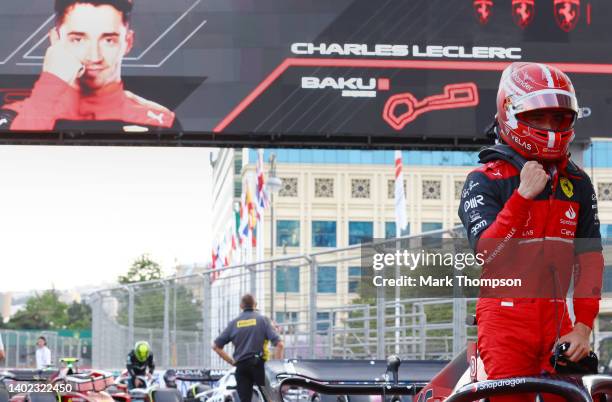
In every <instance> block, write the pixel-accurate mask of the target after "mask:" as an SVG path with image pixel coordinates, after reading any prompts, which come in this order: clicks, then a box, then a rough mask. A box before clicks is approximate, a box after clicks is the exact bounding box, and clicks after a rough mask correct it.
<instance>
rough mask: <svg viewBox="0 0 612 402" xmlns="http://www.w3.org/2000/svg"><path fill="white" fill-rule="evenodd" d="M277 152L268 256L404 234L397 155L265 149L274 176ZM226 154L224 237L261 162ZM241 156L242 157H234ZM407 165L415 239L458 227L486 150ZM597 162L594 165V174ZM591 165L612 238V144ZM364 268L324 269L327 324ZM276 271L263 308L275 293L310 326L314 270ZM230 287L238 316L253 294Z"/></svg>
mask: <svg viewBox="0 0 612 402" xmlns="http://www.w3.org/2000/svg"><path fill="white" fill-rule="evenodd" d="M271 152H274V153H275V154H276V156H277V169H276V170H277V176H278V177H280V178H281V179H282V181H283V185H282V188H281V190H280V192H279V193H278V194H277V195H276V196H275V197H274V202H273V207H274V222H273V224H274V232H275V233H274V239H273V240H271V239H270V227H271V214H270V210H267V211H266V214H265V222H264V233H263V237H262V239H263V241H264V245H265V250H264V251H265V257H266V258H267V257H269V256H271V255H274V256H277V257H278V256H282V255H284V254H287V255H298V254H305V253H312V252H317V251H323V250H331V249H334V248H343V247H347V246H350V245H352V244H356V243H359V242H361V241H364V240H367V239H371V238H385V237H395V224H394V219H395V218H394V217H395V214H394V195H393V183H394V181H393V180H394V168H393V160H394V158H393V152H392V151H360V150H320V149H318V150H315V149H312V150H311V149H277V150H266V152H265V161H266V167H265V170H266V174H267V173H268V170H269V164H268V163H267V162H268V160H269V155H270V153H271ZM218 155H219V156H218V158H217V160H218V161H220V162H219V163H215V165H214V169H213V170H214V185H213V188H214V194H213V196H214V199H213V214H214V215H213V216H214V219H213V221H214V223H213V232H214V233H221V232H222V231H223V230H224V225H227V222H228V220H229V219H231V216H232V214H233V210H232V208H233V207H232V205H233V203H232V202H231V200H233V201H238V200H239V197H240V193H241V191H242V188H240V189H239V188H238V186H242V183H243V181H244V180H245V177H248V176H249V175H252V177H255V162H256V157H257V153H256V151H255V150H243V151H241V152H236V151H234V150H231V149H223V150H221V151H220V153H219V154H218ZM236 155H238V158H239V159H238V158H234V159H233V160H232V156H236ZM403 161H404V179H405V182H406V185H405V189H406V203H407V216H408V221H409V229H408V231H409V233H410V234H417V233H420V232H424V231H430V230H436V229H450V228H452V227H454V226H456V225H458V224H459V223H460V221H459V218H458V215H457V209H458V206H459V193H460V191H461V188H462V187H463V181H464V179H465V177H466V175H467V173H468V172H469V171H471V170H472V169H473V168H474V167H475V166H476V165H477V154H476V153H475V152H470V153H468V152H442V151H404V152H403ZM591 161H594V163H593V166H592V169H591V166H590V163H591ZM584 162H585V165H586V167H585V169H586V170H587V172H588V173H589V174H592V176H593V182H594V185H595V188H596V191H597V193H598V198H599V200H600V205H599V217H600V220H601V222H602V226H601V230H602V235H603V236H604V237H607V236H611V237H612V143H609V142H597V143H595V144H594V147H593V149H592V150H587V152H586V153H585V155H584ZM240 165H242V171H241V172H240V174H239V173H238V167H239V166H240ZM218 230H220V231H221V232H218ZM272 241H273V245H271V242H272ZM606 261H608V260H606ZM611 261H612V260H611ZM285 265H290V264H285ZM358 265H359V263H358V262H357V264H355V263H354V261H352V262H351V261H348V262H341V263H337V264H331V265H327V266H326V265H322V266H319V269H318V271H319V272H318V278H317V284H316V286H317V289H318V293H317V311H319V310H320V313H318V315H320V317H321V318H323V319H324V318H326V317H325V314H326V312H325V309H329V308H332V307H340V306H347V305H349V304H350V302H351V300H352V299H354V298H355V297H357V294H356V293H355V292H354V288H355V286H356V282H358V281H359V269H358V268H357V266H358ZM275 272H276V275H277V277H276V278H275V281H274V283H275V287H276V289H275V293H272V292H270V286H269V283H270V282H269V277H268V276H267V274H266V275H265V276H264V278H263V284H264V288H263V291H262V292H261V295H258V299H259V304H260V307H262V310H264V312H266V313H267V312H269V309H270V302H271V300H270V296H271V295H273V296H274V298H273V300H274V307H275V308H274V310H275V314H274V318H275V319H276V321H278V322H282V321H284V320H285V314H286V315H287V318H289V319H290V320H291V321H294V320H297V321H300V320H305V319H306V317H305V316H304V312H305V310H306V306H307V305H308V302H309V300H308V293H309V292H308V291H309V288H310V286H311V284H310V283H309V276H308V269H307V267H296V266H287V267H285V266H283V265H280V264H279V266H277V267H276V268H275ZM604 282H605V286H604V290H605V291H606V292H612V275H608V274H606V276H605V281H604ZM219 286H220V285H219ZM224 286H227V288H226V290H225V291H227V292H228V293H222V292H221V289H219V297H221V295H225V296H224V299H223V303H224V304H225V306H221V308H220V309H219V311H218V314H220V315H219V318H220V317H221V316H227V317H229V316H232V315H233V314H234V313H235V312H237V301H238V298H239V295H240V294H241V292H242V291H248V289H246V287H245V286H244V285H241V284H239V283H233V284H229V283H227V284H225V285H224ZM604 305H607V304H605V303H604ZM213 313H214V312H213ZM602 317H603V319H604V320H607V321H610V322H612V314H611V315H610V316H608V315H607V313H604V312H602ZM611 325H612V324H611ZM213 333H214V332H213Z"/></svg>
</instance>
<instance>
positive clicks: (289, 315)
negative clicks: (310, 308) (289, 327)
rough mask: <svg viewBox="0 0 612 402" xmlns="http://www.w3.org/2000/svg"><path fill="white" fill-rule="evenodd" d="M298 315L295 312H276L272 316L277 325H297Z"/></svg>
mask: <svg viewBox="0 0 612 402" xmlns="http://www.w3.org/2000/svg"><path fill="white" fill-rule="evenodd" d="M299 316H300V313H299V312H297V311H277V312H276V313H275V314H274V317H275V318H276V323H277V324H284V323H297V322H298V318H299Z"/></svg>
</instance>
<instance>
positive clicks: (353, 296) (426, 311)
mask: <svg viewBox="0 0 612 402" xmlns="http://www.w3.org/2000/svg"><path fill="white" fill-rule="evenodd" d="M464 236H465V235H464V233H463V229H454V230H450V231H435V232H429V233H426V234H423V235H417V236H408V237H403V238H400V239H397V240H392V241H400V240H401V241H402V242H403V243H402V248H406V249H409V250H420V249H421V248H422V247H423V245H424V244H425V242H429V241H431V240H436V239H437V241H440V240H439V239H440V238H464ZM360 266H361V247H360V246H352V247H347V248H339V249H333V250H328V251H322V252H317V253H311V254H307V255H298V256H286V255H284V256H282V257H278V258H274V259H268V260H265V261H261V262H257V263H251V264H246V265H239V266H232V267H228V268H223V269H221V270H217V271H210V270H209V271H203V272H201V273H198V274H194V275H189V276H184V277H169V278H165V279H163V280H159V281H152V282H146V283H136V284H131V285H129V286H122V287H117V288H113V289H106V290H102V291H99V292H96V293H95V294H92V295H91V296H90V298H89V303H90V305H91V306H92V315H93V327H92V341H93V364H94V365H95V366H97V367H105V368H108V369H111V368H113V369H114V368H120V367H121V366H122V365H123V364H124V361H125V356H126V354H127V353H128V351H129V350H130V348H131V347H132V345H133V344H134V341H137V340H147V341H149V343H150V344H151V345H152V348H153V351H154V353H155V355H156V361H157V362H158V365H160V366H161V367H171V366H181V367H209V368H221V367H224V366H225V363H224V362H222V361H221V360H220V359H219V358H218V357H217V356H216V355H215V354H214V353H211V352H212V350H211V348H210V346H211V344H212V341H213V340H214V338H215V337H216V336H217V335H218V334H219V333H220V332H221V331H222V330H223V328H224V327H225V326H226V325H227V323H228V322H229V321H230V320H231V319H232V318H234V317H235V316H236V315H237V314H238V313H239V300H240V296H241V295H242V294H243V293H245V292H247V291H248V292H251V293H253V294H255V296H256V298H257V300H258V303H259V304H258V308H259V310H260V311H262V312H263V313H264V314H266V315H268V316H270V317H272V318H273V319H274V321H275V323H276V325H277V326H278V330H279V332H280V333H281V334H282V337H283V340H284V342H285V347H286V357H307V358H384V357H385V356H387V355H388V354H390V353H399V354H400V355H401V356H402V357H404V358H408V359H448V358H451V357H452V356H454V355H455V354H457V353H458V352H460V351H461V350H462V349H463V348H464V347H465V345H466V342H467V340H468V339H474V338H475V329H474V328H470V327H468V326H466V324H465V322H466V316H467V315H468V314H472V313H474V310H475V300H474V299H466V298H448V299H431V298H430V299H396V298H394V297H388V296H387V297H386V298H385V297H377V298H374V299H373V300H363V299H360V295H359V293H356V291H355V289H356V287H357V286H358V282H359V280H360V279H359V277H358V275H357V270H356V268H357V267H360ZM272 289H273V290H274V291H273V292H272V291H271V290H272Z"/></svg>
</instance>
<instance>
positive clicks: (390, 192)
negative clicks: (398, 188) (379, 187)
mask: <svg viewBox="0 0 612 402" xmlns="http://www.w3.org/2000/svg"><path fill="white" fill-rule="evenodd" d="M407 188H408V187H407V186H406V180H404V195H406V189H407ZM387 198H388V199H390V200H394V199H395V179H392V180H387Z"/></svg>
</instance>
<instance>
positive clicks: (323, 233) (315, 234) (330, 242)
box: [312, 221, 336, 247]
mask: <svg viewBox="0 0 612 402" xmlns="http://www.w3.org/2000/svg"><path fill="white" fill-rule="evenodd" d="M312 246H313V247H336V222H335V221H312Z"/></svg>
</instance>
